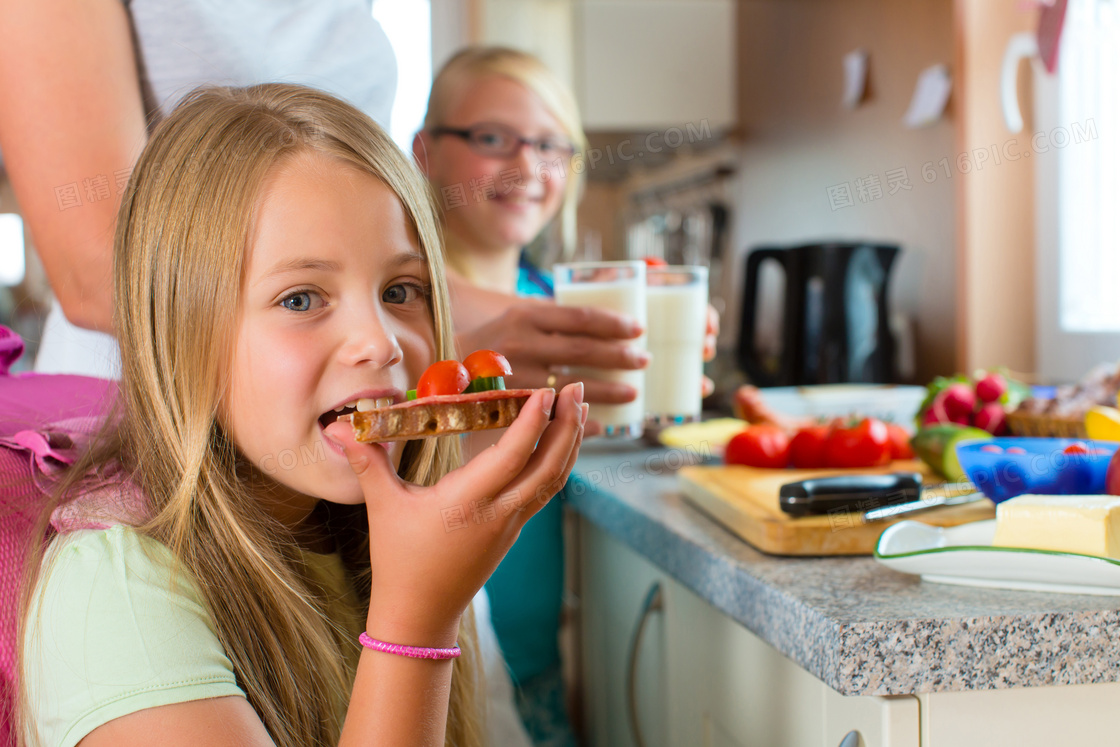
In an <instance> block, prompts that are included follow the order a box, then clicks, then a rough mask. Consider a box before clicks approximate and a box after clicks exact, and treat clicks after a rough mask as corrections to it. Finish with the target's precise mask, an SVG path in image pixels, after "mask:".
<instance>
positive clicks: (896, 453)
mask: <svg viewBox="0 0 1120 747" xmlns="http://www.w3.org/2000/svg"><path fill="white" fill-rule="evenodd" d="M887 436H888V438H889V439H890V442H891V459H913V458H914V449H913V448H912V447H911V446H910V434H909V433H907V432H906V429H905V428H903V427H902V426H901V425H899V424H897V423H887Z"/></svg>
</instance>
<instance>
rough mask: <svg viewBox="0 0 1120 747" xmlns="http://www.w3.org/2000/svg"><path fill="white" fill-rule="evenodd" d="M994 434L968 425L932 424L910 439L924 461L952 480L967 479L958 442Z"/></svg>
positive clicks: (915, 451)
mask: <svg viewBox="0 0 1120 747" xmlns="http://www.w3.org/2000/svg"><path fill="white" fill-rule="evenodd" d="M991 437H992V434H991V433H988V432H987V431H982V430H980V429H979V428H973V427H971V426H968V425H952V424H942V425H931V426H928V427H926V428H922V429H921V430H920V431H918V432H917V434H916V435H915V436H914V438H913V439H912V440H911V441H910V445H911V446H913V447H914V453H915V454H917V455H918V456H919V457H920V458H921V460H922V461H923V462H925V463H926V464H928V465H929V466H930V467H932V468H933V470H934V471H935V472H937V473H938V474H940V475H941V476H942V477H944V478H945V479H946V480H949V481H950V482H960V481H962V480H967V479H968V476H967V475H965V473H964V470H962V469H961V463H960V461H959V460H958V459H957V443H959V442H960V441H965V440H968V439H974V438H991Z"/></svg>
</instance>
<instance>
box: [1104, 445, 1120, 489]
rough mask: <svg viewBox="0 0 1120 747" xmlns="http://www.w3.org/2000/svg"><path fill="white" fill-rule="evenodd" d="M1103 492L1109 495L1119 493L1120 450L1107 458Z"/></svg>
mask: <svg viewBox="0 0 1120 747" xmlns="http://www.w3.org/2000/svg"><path fill="white" fill-rule="evenodd" d="M1104 485H1105V488H1104V492H1106V493H1108V494H1109V495H1120V450H1117V451H1116V453H1115V454H1113V455H1112V459H1110V460H1108V469H1107V470H1106V471H1105V473H1104Z"/></svg>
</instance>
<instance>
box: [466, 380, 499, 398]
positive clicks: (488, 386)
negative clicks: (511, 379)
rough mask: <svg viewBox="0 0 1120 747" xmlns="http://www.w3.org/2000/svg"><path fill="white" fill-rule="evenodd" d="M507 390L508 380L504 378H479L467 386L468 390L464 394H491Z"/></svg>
mask: <svg viewBox="0 0 1120 747" xmlns="http://www.w3.org/2000/svg"><path fill="white" fill-rule="evenodd" d="M505 388H506V380H505V377H503V376H479V377H478V378H477V379H475V380H474V381H472V382H471V383H470V384H468V385H467V388H466V389H464V390H463V394H473V393H474V392H490V391H494V390H498V391H502V390H504V389H505Z"/></svg>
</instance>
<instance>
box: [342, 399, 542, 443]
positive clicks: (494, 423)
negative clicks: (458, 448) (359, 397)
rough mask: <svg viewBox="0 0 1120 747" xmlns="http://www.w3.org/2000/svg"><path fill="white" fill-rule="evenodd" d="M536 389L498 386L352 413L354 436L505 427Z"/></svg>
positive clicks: (398, 437) (370, 438) (379, 439)
mask: <svg viewBox="0 0 1120 747" xmlns="http://www.w3.org/2000/svg"><path fill="white" fill-rule="evenodd" d="M534 391H535V390H534V389H499V390H494V391H488V392H476V393H474V394H449V395H437V396H434V397H424V398H422V399H414V400H412V401H411V402H402V403H400V404H399V405H392V406H391V407H382V408H379V409H377V410H368V411H366V412H355V413H354V414H353V415H351V416H350V422H351V424H352V425H353V426H354V440H356V441H361V442H364V443H384V442H386V441H405V440H410V439H414V438H430V437H432V436H451V435H454V434H456V433H469V432H471V431H484V430H489V429H491V428H505V427H507V426H508V425H509V424H510V423H512V422H513V421H514V419H515V418H516V417H517V413H519V412H521V407H522V406H523V405H524V404H525V402H526V401H527V400H528V399H529V397H530V395H532V393H533V392H534Z"/></svg>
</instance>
